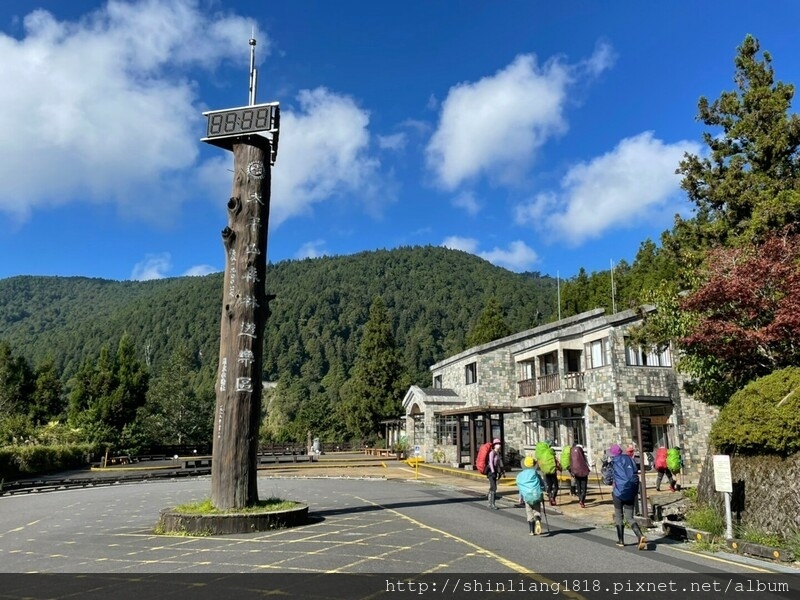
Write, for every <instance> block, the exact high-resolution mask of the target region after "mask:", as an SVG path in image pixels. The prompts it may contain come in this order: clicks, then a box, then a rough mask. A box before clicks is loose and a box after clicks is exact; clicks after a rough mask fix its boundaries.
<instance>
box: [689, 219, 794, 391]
mask: <svg viewBox="0 0 800 600" xmlns="http://www.w3.org/2000/svg"><path fill="white" fill-rule="evenodd" d="M704 275H705V276H704V277H703V281H704V283H703V284H702V285H701V286H700V287H699V288H698V289H697V291H695V292H694V293H692V294H691V295H689V296H687V297H686V298H684V299H683V301H682V302H681V309H683V310H685V311H688V312H689V313H691V314H692V316H693V317H694V318H693V319H691V322H692V325H691V327H690V328H689V331H688V333H687V335H686V336H685V337H683V339H681V340H680V342H679V345H680V347H681V348H682V350H683V351H684V352H685V357H686V359H687V361H688V363H689V364H690V365H691V366H692V367H693V368H690V369H689V372H690V373H691V374H692V375H693V376H695V378H696V384H697V385H698V386H699V390H700V391H701V392H703V391H704V392H706V394H713V393H714V390H717V391H722V390H725V391H726V392H727V391H735V390H737V389H740V388H741V387H742V386H744V385H745V384H746V383H747V382H749V381H751V380H753V379H756V378H757V377H761V376H764V375H767V374H769V373H771V372H773V371H775V370H777V369H781V368H783V367H786V366H789V365H800V236H798V235H790V234H788V233H783V234H776V235H773V236H770V237H768V238H767V239H766V240H765V242H764V243H763V244H760V245H757V246H746V247H740V248H719V249H717V250H714V251H712V252H711V253H710V254H709V257H708V260H707V261H706V272H705V274H704ZM703 371H705V372H703ZM704 379H705V380H704ZM704 395H705V394H704ZM720 400H721V401H722V402H724V399H717V401H716V402H715V403H721V402H720Z"/></svg>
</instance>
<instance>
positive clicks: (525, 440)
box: [403, 309, 718, 472]
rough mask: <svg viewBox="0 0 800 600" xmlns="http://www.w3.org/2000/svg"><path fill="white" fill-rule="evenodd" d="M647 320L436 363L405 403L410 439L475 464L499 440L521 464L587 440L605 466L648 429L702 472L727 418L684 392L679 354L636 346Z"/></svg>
mask: <svg viewBox="0 0 800 600" xmlns="http://www.w3.org/2000/svg"><path fill="white" fill-rule="evenodd" d="M639 323H641V316H640V314H639V313H638V312H637V311H633V310H629V311H624V312H620V313H616V314H612V315H606V314H605V310H604V309H596V310H592V311H588V312H585V313H582V314H579V315H576V316H573V317H569V318H566V319H562V320H560V321H556V322H554V323H549V324H547V325H542V326H539V327H536V328H534V329H530V330H528V331H523V332H521V333H516V334H513V335H510V336H507V337H504V338H502V339H499V340H495V341H493V342H490V343H488V344H483V345H481V346H476V347H474V348H470V349H469V350H466V351H464V352H461V353H460V354H457V355H455V356H451V357H450V358H447V359H445V360H443V361H441V362H438V363H436V364H435V365H433V366H432V367H431V375H432V378H433V382H432V383H433V385H432V387H430V388H420V387H417V386H412V387H411V388H410V389H409V390H408V392H407V393H406V396H405V398H404V400H403V407H404V410H405V418H406V432H407V435H408V438H409V442H410V443H412V444H414V445H419V446H420V449H421V451H422V455H423V457H424V458H425V460H426V461H428V462H442V463H452V464H458V465H460V466H467V467H469V466H470V465H471V464H472V463H473V462H474V457H475V455H476V453H477V449H478V446H480V444H481V443H483V441H485V440H491V439H493V438H495V437H498V438H501V439H502V440H503V443H504V450H505V453H506V455H507V457H509V458H510V459H511V461H512V462H516V459H518V458H520V457H522V456H524V455H527V454H532V453H533V449H534V446H535V444H536V443H537V442H539V441H542V440H548V441H550V442H551V443H552V444H553V446H555V447H556V448H560V447H561V446H563V445H564V444H575V443H581V444H583V446H584V448H585V449H586V452H587V456H589V457H590V458H591V459H592V461H595V462H598V463H599V460H600V458H601V457H602V454H603V451H604V450H605V449H606V448H608V447H609V445H611V444H612V443H619V444H621V445H627V444H629V443H632V442H634V443H635V442H636V441H637V440H638V428H639V427H642V430H643V432H642V433H643V435H644V437H643V439H645V440H646V439H647V437H648V434H649V437H650V439H651V440H652V443H653V445H654V446H655V447H658V446H661V445H665V446H679V447H680V448H681V449H682V455H683V458H684V463H685V465H686V469H687V470H688V471H691V472H696V471H698V470H699V469H700V468H701V467H702V464H703V460H704V458H705V453H706V448H707V445H708V433H709V431H710V429H711V424H712V423H713V421H714V419H715V418H716V416H717V413H718V411H717V409H716V408H714V407H710V406H707V405H705V404H702V403H700V402H697V401H695V400H694V399H692V398H691V396H688V395H687V394H686V393H685V392H684V391H683V385H682V380H681V377H680V375H679V374H678V373H677V372H676V371H675V369H674V368H673V357H672V353H671V348H669V347H666V348H660V349H651V348H640V347H635V346H634V345H632V344H631V343H630V341H629V339H628V335H627V332H628V330H629V329H630V328H631V327H632V326H634V325H637V324H639ZM640 418H641V419H640Z"/></svg>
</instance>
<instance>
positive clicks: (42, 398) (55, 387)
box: [31, 356, 66, 425]
mask: <svg viewBox="0 0 800 600" xmlns="http://www.w3.org/2000/svg"><path fill="white" fill-rule="evenodd" d="M63 393H64V386H63V384H62V383H61V377H60V374H59V373H58V371H57V370H56V363H55V360H54V359H53V357H52V356H49V357H48V358H47V359H45V361H44V362H43V363H42V364H40V365H39V366H38V367H37V369H36V383H35V389H34V392H33V404H32V406H31V419H32V420H33V423H34V425H44V424H45V423H47V422H48V421H50V420H59V419H61V418H63V417H64V416H66V410H65V408H66V407H65V406H64V400H63V397H62V396H63Z"/></svg>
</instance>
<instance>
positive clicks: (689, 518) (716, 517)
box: [686, 505, 725, 535]
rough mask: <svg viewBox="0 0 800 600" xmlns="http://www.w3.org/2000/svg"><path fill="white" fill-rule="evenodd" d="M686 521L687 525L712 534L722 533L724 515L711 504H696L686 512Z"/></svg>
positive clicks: (723, 529)
mask: <svg viewBox="0 0 800 600" xmlns="http://www.w3.org/2000/svg"><path fill="white" fill-rule="evenodd" d="M686 523H687V524H688V525H689V527H692V528H694V529H699V530H700V531H707V532H709V533H712V534H714V535H722V533H723V532H724V531H725V517H723V516H722V515H721V514H720V513H719V511H717V509H716V508H714V507H713V506H708V505H699V506H696V507H695V508H693V509H692V510H690V511H689V512H688V513H687V514H686Z"/></svg>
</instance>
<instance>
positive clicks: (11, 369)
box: [0, 341, 34, 417]
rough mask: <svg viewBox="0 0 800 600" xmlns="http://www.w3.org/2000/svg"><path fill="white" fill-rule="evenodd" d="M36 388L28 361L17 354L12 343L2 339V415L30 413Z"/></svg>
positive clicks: (0, 374) (0, 370) (0, 404)
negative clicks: (12, 347)
mask: <svg viewBox="0 0 800 600" xmlns="http://www.w3.org/2000/svg"><path fill="white" fill-rule="evenodd" d="M33 389H34V378H33V372H32V371H31V368H30V366H29V365H28V361H26V360H25V359H24V358H23V357H21V356H15V355H14V353H13V351H12V349H11V346H10V344H8V343H7V342H4V341H0V417H2V416H8V415H11V414H14V413H25V414H27V413H28V408H29V406H30V404H31V401H32V394H33Z"/></svg>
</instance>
